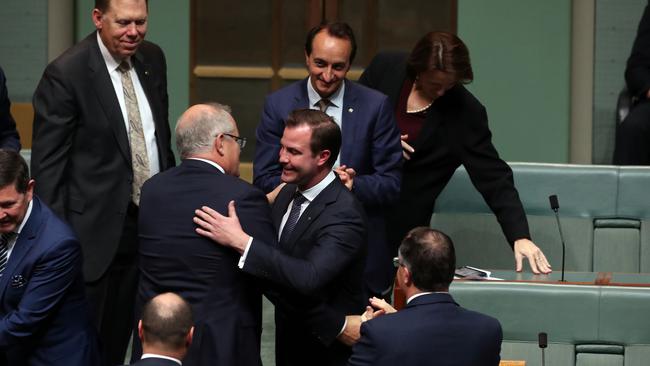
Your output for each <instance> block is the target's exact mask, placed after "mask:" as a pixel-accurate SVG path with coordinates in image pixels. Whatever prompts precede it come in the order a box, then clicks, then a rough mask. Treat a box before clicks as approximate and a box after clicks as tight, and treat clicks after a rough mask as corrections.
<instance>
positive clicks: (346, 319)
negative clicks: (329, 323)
mask: <svg viewBox="0 0 650 366" xmlns="http://www.w3.org/2000/svg"><path fill="white" fill-rule="evenodd" d="M346 325H348V318H347V317H346V318H345V319H344V321H343V328H341V331H340V332H339V334H337V335H336V336H337V337H338V336H340V335H341V334H342V333H343V331H344V330H345V326H346Z"/></svg>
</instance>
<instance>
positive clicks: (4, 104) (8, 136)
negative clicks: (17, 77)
mask: <svg viewBox="0 0 650 366" xmlns="http://www.w3.org/2000/svg"><path fill="white" fill-rule="evenodd" d="M10 107H11V102H10V101H9V95H8V93H7V79H6V78H5V74H4V71H2V68H0V149H11V150H16V151H18V150H20V138H19V137H18V131H16V122H15V121H14V118H13V117H12V116H11V110H10Z"/></svg>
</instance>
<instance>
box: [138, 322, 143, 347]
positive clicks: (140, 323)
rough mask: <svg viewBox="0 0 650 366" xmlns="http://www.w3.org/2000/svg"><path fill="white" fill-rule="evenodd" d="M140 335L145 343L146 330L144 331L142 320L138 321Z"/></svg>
mask: <svg viewBox="0 0 650 366" xmlns="http://www.w3.org/2000/svg"><path fill="white" fill-rule="evenodd" d="M138 337H139V338H140V341H141V342H142V343H144V332H143V331H142V320H139V321H138Z"/></svg>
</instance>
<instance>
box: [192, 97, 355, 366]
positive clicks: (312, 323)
mask: <svg viewBox="0 0 650 366" xmlns="http://www.w3.org/2000/svg"><path fill="white" fill-rule="evenodd" d="M280 144H281V146H282V148H281V150H280V155H279V157H280V159H279V160H280V163H281V164H282V181H283V182H285V183H287V184H286V185H285V186H284V188H283V189H282V190H281V191H280V193H279V194H278V196H277V198H276V199H275V202H274V204H273V208H272V210H271V216H272V219H273V225H274V227H275V228H277V233H278V234H279V243H278V244H276V240H275V239H272V240H270V241H269V240H265V239H264V238H263V237H258V236H256V234H255V233H254V232H252V231H250V229H247V228H246V227H244V228H242V226H241V225H240V222H241V224H243V225H246V223H247V218H246V217H244V216H243V213H246V208H247V206H248V203H247V202H246V201H239V200H237V199H236V198H235V200H234V202H230V203H229V213H228V216H224V215H223V214H220V213H218V212H216V211H214V210H212V209H210V208H208V207H203V208H202V210H198V211H197V218H196V219H195V221H196V222H197V224H199V225H200V228H199V229H198V230H197V231H198V232H199V233H200V234H203V235H205V236H207V237H209V238H211V239H213V240H214V241H216V242H217V243H219V244H221V245H225V246H227V247H232V248H233V249H235V250H236V253H238V254H239V255H241V258H240V259H239V267H240V268H241V269H242V270H243V272H245V273H250V274H253V275H255V276H256V277H259V278H260V279H264V280H266V281H268V285H267V286H266V293H267V294H268V293H269V292H270V295H271V296H270V299H271V301H273V302H274V303H275V304H276V307H275V324H276V338H275V341H276V364H277V365H283V366H286V365H307V364H308V365H345V363H346V361H347V359H348V357H349V356H350V352H351V349H350V347H349V345H350V344H351V343H353V342H354V341H355V340H356V339H357V336H358V331H359V322H360V318H361V317H360V316H359V315H354V316H350V315H348V314H360V313H361V312H362V311H363V310H364V304H365V303H366V301H365V298H364V296H363V290H362V287H363V268H364V262H363V260H364V256H365V246H366V237H365V236H366V226H365V218H364V213H363V208H362V207H361V205H360V203H359V202H358V201H357V200H356V198H355V197H354V195H353V194H352V193H351V192H350V191H349V190H348V189H346V187H345V185H344V184H343V183H342V181H341V180H340V179H339V177H338V176H337V175H336V174H335V173H334V172H333V171H332V166H333V165H334V161H335V160H336V156H337V154H338V150H339V147H340V146H341V132H340V129H339V127H338V126H337V124H336V123H334V121H332V118H331V117H329V116H328V115H326V114H325V113H323V112H320V111H314V110H309V109H302V110H296V111H294V112H292V113H291V114H290V115H289V116H288V118H287V121H286V128H285V129H284V134H283V136H282V140H281V142H280ZM235 205H236V207H237V208H236V209H235ZM248 226H249V227H250V225H248ZM233 253H235V251H233ZM274 291H275V292H276V293H277V294H279V295H280V296H274V295H275V294H274ZM278 297H279V298H278ZM346 315H348V316H346Z"/></svg>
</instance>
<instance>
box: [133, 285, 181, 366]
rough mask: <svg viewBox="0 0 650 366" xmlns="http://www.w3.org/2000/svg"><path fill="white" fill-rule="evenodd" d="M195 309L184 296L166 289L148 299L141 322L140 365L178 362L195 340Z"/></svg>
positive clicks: (169, 365) (175, 365)
mask: <svg viewBox="0 0 650 366" xmlns="http://www.w3.org/2000/svg"><path fill="white" fill-rule="evenodd" d="M192 324H193V321H192V309H191V308H190V304H188V303H187V301H185V300H184V299H183V298H182V297H180V296H178V295H176V294H174V293H172V292H166V293H163V294H160V295H158V296H156V297H154V298H153V299H151V300H149V301H148V302H147V303H146V304H145V305H144V308H143V310H142V319H140V321H139V322H138V337H139V338H140V341H141V342H142V349H143V354H142V358H141V359H140V361H138V362H136V363H133V364H132V365H138V366H178V365H182V360H183V358H184V357H185V354H187V349H188V347H189V346H190V344H192V335H193V333H194V327H193V326H192Z"/></svg>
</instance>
